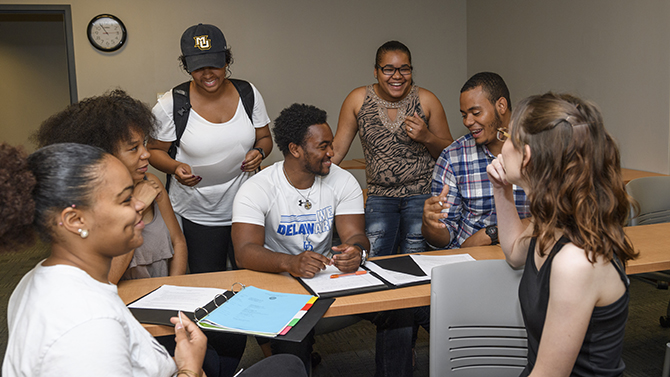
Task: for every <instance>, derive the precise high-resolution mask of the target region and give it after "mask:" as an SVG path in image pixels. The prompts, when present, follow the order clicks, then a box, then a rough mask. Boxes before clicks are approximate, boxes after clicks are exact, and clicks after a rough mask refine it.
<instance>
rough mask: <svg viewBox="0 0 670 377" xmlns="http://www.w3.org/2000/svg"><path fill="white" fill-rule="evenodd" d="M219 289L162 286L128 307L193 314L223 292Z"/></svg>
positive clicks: (223, 290)
mask: <svg viewBox="0 0 670 377" xmlns="http://www.w3.org/2000/svg"><path fill="white" fill-rule="evenodd" d="M225 291H226V290H225V289H221V288H200V287H179V286H176V285H162V286H160V287H159V288H158V289H156V290H155V291H153V292H151V293H149V294H148V295H146V296H144V297H142V298H141V299H139V300H137V301H135V302H133V303H132V304H130V305H128V308H131V309H164V310H181V311H183V312H191V313H192V312H193V311H195V309H196V308H199V307H201V306H204V305H206V304H207V303H208V302H210V301H212V300H213V299H214V296H216V295H217V294H221V293H223V292H225Z"/></svg>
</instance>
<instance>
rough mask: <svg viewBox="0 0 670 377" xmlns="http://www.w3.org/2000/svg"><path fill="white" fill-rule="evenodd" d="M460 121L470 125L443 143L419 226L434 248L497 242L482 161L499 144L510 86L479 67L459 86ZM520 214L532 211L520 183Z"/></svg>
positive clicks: (486, 160)
mask: <svg viewBox="0 0 670 377" xmlns="http://www.w3.org/2000/svg"><path fill="white" fill-rule="evenodd" d="M460 106H461V115H462V117H463V125H465V127H467V128H468V130H469V131H470V132H469V133H468V134H466V135H464V136H462V137H460V138H459V139H458V140H456V141H454V142H453V143H452V144H451V145H450V146H448V147H447V148H445V149H444V150H443V151H442V153H441V154H440V157H439V158H438V159H437V162H436V163H435V170H434V171H433V182H432V188H431V191H432V194H433V197H431V198H429V199H428V200H426V202H425V204H424V207H423V224H422V227H421V231H422V233H423V235H424V237H425V238H426V241H428V243H429V244H431V245H433V247H436V248H440V249H442V248H447V249H452V248H459V247H470V246H482V245H491V244H496V243H498V228H497V226H496V224H497V222H496V212H495V203H494V201H493V191H492V187H491V183H490V182H489V178H488V176H487V174H486V166H487V165H488V164H489V163H491V161H493V159H494V158H496V156H497V155H498V154H500V151H501V149H502V146H503V143H504V141H505V140H506V136H507V127H508V124H509V120H510V116H511V113H512V105H511V102H510V96H509V90H508V89H507V85H506V84H505V81H504V80H503V79H502V77H500V76H499V75H498V74H495V73H492V72H480V73H477V74H476V75H474V76H472V77H471V78H470V79H469V80H468V81H467V82H466V83H465V85H463V88H461V98H460ZM514 201H515V203H516V207H517V211H518V212H519V216H520V217H521V218H522V219H524V218H528V217H529V216H530V210H529V208H528V203H527V201H526V195H525V193H524V192H523V189H522V188H521V187H518V186H514ZM525 221H529V219H527V220H525Z"/></svg>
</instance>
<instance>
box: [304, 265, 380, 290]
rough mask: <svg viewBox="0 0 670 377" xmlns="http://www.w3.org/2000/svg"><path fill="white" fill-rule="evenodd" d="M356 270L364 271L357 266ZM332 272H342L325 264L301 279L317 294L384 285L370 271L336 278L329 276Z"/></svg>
mask: <svg viewBox="0 0 670 377" xmlns="http://www.w3.org/2000/svg"><path fill="white" fill-rule="evenodd" d="M358 271H365V270H363V269H362V268H360V267H359V268H358ZM333 274H344V272H342V271H340V270H339V269H338V268H337V267H335V266H326V269H325V270H323V271H321V272H319V273H318V274H316V275H315V276H314V277H313V278H309V279H307V278H302V281H303V282H304V283H305V284H307V285H309V287H310V288H312V290H313V291H314V292H315V293H317V294H322V293H327V292H337V291H346V290H350V289H356V288H367V287H375V286H380V287H384V286H386V285H385V284H384V283H383V282H382V281H381V280H379V279H377V278H376V277H374V276H372V274H370V273H366V274H363V275H349V276H342V277H339V278H336V279H333V278H331V277H330V275H333Z"/></svg>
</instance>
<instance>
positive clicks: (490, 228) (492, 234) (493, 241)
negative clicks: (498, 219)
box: [486, 225, 498, 245]
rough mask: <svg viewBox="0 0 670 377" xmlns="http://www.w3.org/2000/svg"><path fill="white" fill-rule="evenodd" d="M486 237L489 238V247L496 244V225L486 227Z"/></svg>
mask: <svg viewBox="0 0 670 377" xmlns="http://www.w3.org/2000/svg"><path fill="white" fill-rule="evenodd" d="M486 235H487V236H489V238H491V245H497V244H498V227H497V226H496V225H489V226H487V227H486Z"/></svg>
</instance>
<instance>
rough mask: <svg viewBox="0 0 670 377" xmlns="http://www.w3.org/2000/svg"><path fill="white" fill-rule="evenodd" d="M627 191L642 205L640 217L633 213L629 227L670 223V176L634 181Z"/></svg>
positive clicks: (627, 187)
mask: <svg viewBox="0 0 670 377" xmlns="http://www.w3.org/2000/svg"><path fill="white" fill-rule="evenodd" d="M626 191H628V195H630V196H632V197H633V198H635V200H637V202H638V203H639V204H640V213H639V214H638V216H636V217H634V216H635V214H634V213H633V211H631V219H630V223H629V225H631V226H633V225H646V224H657V223H665V222H670V176H665V177H662V176H659V177H643V178H637V179H633V180H632V181H630V182H628V184H627V185H626Z"/></svg>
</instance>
